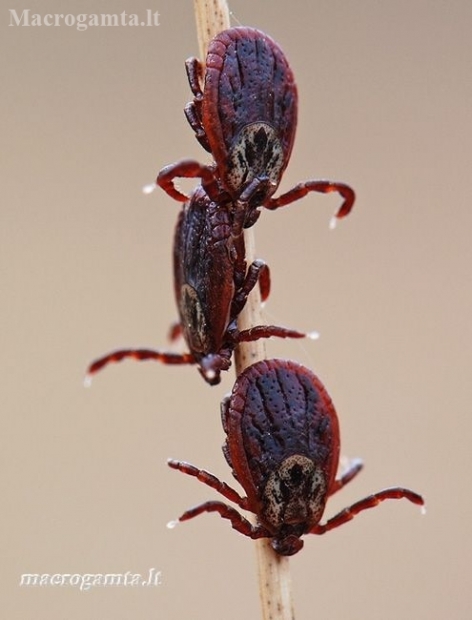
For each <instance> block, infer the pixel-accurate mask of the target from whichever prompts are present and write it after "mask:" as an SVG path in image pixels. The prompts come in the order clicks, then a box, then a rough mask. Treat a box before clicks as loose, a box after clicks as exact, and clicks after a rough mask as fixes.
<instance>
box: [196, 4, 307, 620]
mask: <svg viewBox="0 0 472 620" xmlns="http://www.w3.org/2000/svg"><path fill="white" fill-rule="evenodd" d="M194 7H195V16H196V22H197V34H198V43H199V48H200V58H201V59H203V60H204V59H205V58H206V51H207V47H208V43H209V41H210V40H211V39H213V37H214V36H216V35H217V34H218V33H219V32H221V31H222V30H225V29H227V28H229V27H230V22H229V9H228V5H227V2H226V0H194ZM244 240H245V245H246V260H247V264H248V265H249V264H251V262H252V261H253V260H254V259H255V242H254V232H253V227H252V228H248V229H246V230H245V231H244ZM262 324H263V320H262V312H261V297H260V291H259V287H258V286H256V287H254V289H253V290H252V292H251V294H250V296H249V299H248V301H247V304H246V306H245V307H244V309H243V311H242V312H241V314H240V316H239V319H238V327H239V329H240V330H243V329H247V328H249V327H253V326H255V325H262ZM265 357H266V352H265V345H264V340H263V339H261V340H256V341H255V342H246V343H242V344H241V345H239V346H238V347H237V349H236V351H235V367H236V374H239V373H241V372H242V371H243V370H244V369H245V368H247V367H248V366H250V365H251V364H254V363H255V362H257V361H259V360H263V359H265ZM255 545H256V553H257V561H258V576H259V592H260V597H261V605H262V618H263V620H294V618H295V615H294V610H293V603H292V591H291V579H290V567H289V559H288V558H287V557H283V556H280V555H278V554H277V553H276V552H275V551H274V550H273V549H272V547H271V546H270V543H269V540H268V539H267V538H262V539H259V540H256V541H255Z"/></svg>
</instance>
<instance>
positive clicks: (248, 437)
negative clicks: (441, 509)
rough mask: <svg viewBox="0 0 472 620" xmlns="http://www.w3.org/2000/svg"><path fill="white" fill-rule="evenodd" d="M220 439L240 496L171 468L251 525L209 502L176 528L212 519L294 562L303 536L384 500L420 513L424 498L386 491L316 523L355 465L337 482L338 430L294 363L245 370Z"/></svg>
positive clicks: (203, 475) (197, 472)
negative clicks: (248, 515)
mask: <svg viewBox="0 0 472 620" xmlns="http://www.w3.org/2000/svg"><path fill="white" fill-rule="evenodd" d="M222 420H223V427H224V430H225V433H226V443H225V445H224V446H223V452H224V455H225V457H226V460H227V461H228V463H229V465H230V467H231V468H232V473H233V475H234V477H235V478H236V480H237V481H238V482H239V483H240V484H241V486H242V487H243V489H244V491H245V492H246V497H242V496H241V495H239V493H238V492H237V491H235V490H234V489H232V488H231V487H230V486H228V485H227V484H226V483H224V482H221V481H220V480H218V479H217V478H216V477H215V476H213V475H212V474H210V473H209V472H207V471H204V470H201V469H198V468H196V467H194V466H193V465H190V464H188V463H185V462H181V461H174V460H170V461H169V463H168V464H169V466H170V467H172V468H173V469H178V470H180V471H182V472H184V473H186V474H189V475H190V476H195V477H196V478H198V480H200V481H201V482H203V483H205V484H206V485H208V486H210V487H212V488H213V489H215V490H216V491H218V492H219V493H221V495H223V496H224V497H225V498H226V499H228V500H230V501H232V502H234V503H235V504H237V505H238V506H239V507H240V508H241V509H243V510H248V511H250V512H253V513H254V514H255V515H256V516H257V523H256V524H255V525H252V524H251V523H250V522H249V521H248V520H247V519H245V518H244V517H243V516H242V515H241V514H240V513H239V512H238V511H237V510H235V509H234V508H232V507H231V506H228V505H227V504H224V503H223V502H220V501H209V502H206V503H204V504H201V505H199V506H196V507H195V508H192V509H190V510H187V511H186V512H185V513H184V514H183V515H182V516H181V517H180V519H179V520H180V521H185V520H187V519H191V518H193V517H196V516H197V515H199V514H202V513H203V512H218V513H219V514H220V515H221V516H222V517H223V518H224V519H229V521H230V522H231V524H232V526H233V528H234V529H235V530H237V531H238V532H240V533H241V534H244V535H245V536H249V537H250V538H254V539H256V538H266V537H267V538H270V539H271V545H272V547H273V548H274V549H275V551H277V552H278V553H279V554H281V555H293V554H294V553H297V551H299V550H300V549H301V548H302V546H303V541H302V540H301V538H300V537H301V536H303V535H304V534H324V533H325V532H327V531H329V530H332V529H333V528H335V527H338V526H339V525H342V524H343V523H346V522H347V521H349V520H350V519H352V518H353V517H354V516H355V515H356V514H358V513H359V512H361V511H363V510H366V509H367V508H373V507H374V506H376V505H377V504H379V503H380V502H382V501H383V500H386V499H401V498H406V499H408V500H409V501H411V502H413V503H414V504H418V505H420V506H423V504H424V502H423V498H422V497H421V496H420V495H418V494H417V493H414V492H413V491H410V490H408V489H404V488H398V487H395V488H389V489H385V490H383V491H379V492H378V493H374V494H373V495H369V496H368V497H366V498H364V499H362V500H360V501H358V502H356V503H355V504H353V505H352V506H350V507H349V508H345V509H344V510H342V511H341V512H339V513H338V514H337V515H335V516H334V517H331V518H330V519H329V520H328V521H326V522H325V523H324V524H321V523H320V520H321V518H322V516H323V513H324V510H325V505H326V502H327V500H328V498H329V497H330V496H331V495H333V494H334V493H336V492H337V491H339V489H341V488H342V487H343V486H344V485H345V484H347V483H348V482H349V481H350V480H352V479H353V478H354V476H355V475H356V474H357V473H359V471H360V470H361V468H362V463H361V462H360V461H359V460H355V461H352V462H351V464H350V466H349V467H348V469H347V470H346V471H345V472H344V473H343V474H342V475H341V476H340V477H339V478H336V472H337V470H338V464H339V450H340V439H339V425H338V418H337V415H336V411H335V409H334V406H333V403H332V402H331V399H330V397H329V395H328V393H327V392H326V390H325V388H324V387H323V385H322V383H321V381H320V380H319V379H318V377H316V376H315V375H314V374H313V373H312V372H311V371H310V370H308V369H307V368H305V367H303V366H301V365H300V364H297V363H295V362H291V361H286V360H279V359H272V360H264V361H261V362H258V363H256V364H254V365H253V366H250V367H249V368H247V369H246V370H245V371H244V372H243V373H242V374H241V375H240V376H239V377H238V379H237V381H236V383H235V385H234V388H233V391H232V394H231V395H230V396H229V397H227V398H226V399H225V400H224V401H223V403H222Z"/></svg>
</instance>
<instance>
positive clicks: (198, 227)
mask: <svg viewBox="0 0 472 620" xmlns="http://www.w3.org/2000/svg"><path fill="white" fill-rule="evenodd" d="M173 254H174V291H175V298H176V303H177V308H178V312H179V324H178V328H177V329H174V336H175V335H176V333H178V332H181V333H182V334H183V336H184V338H185V341H186V343H187V346H188V348H189V352H188V353H182V354H180V353H172V352H165V351H156V350H154V349H120V350H118V351H113V352H112V353H108V354H107V355H105V356H103V357H101V358H100V359H98V360H96V361H95V362H93V363H92V364H91V366H90V367H89V371H88V375H89V377H90V376H91V375H92V374H94V373H96V372H97V371H99V370H100V369H101V368H103V367H104V366H106V365H107V364H109V363H110V362H119V361H121V360H122V359H124V358H134V359H136V360H158V361H160V362H163V363H165V364H197V365H198V369H199V371H200V373H201V374H202V376H203V378H204V379H205V380H206V381H207V382H208V383H210V384H211V385H215V384H217V383H219V382H220V373H221V371H222V370H227V369H228V368H229V367H230V365H231V354H232V352H233V350H234V348H235V346H236V345H237V344H238V343H240V342H248V341H253V340H257V339H259V338H270V337H271V336H277V337H280V338H303V337H305V336H306V335H307V334H304V333H302V332H299V331H296V330H292V329H287V328H284V327H278V326H275V325H259V326H255V327H252V328H250V329H246V330H242V331H239V330H238V328H237V325H236V322H237V318H238V315H239V313H240V312H241V310H242V309H243V307H244V305H245V303H246V300H247V297H248V295H249V293H250V292H251V290H252V289H253V288H254V286H255V285H256V284H257V283H258V282H259V285H260V288H261V296H262V299H263V300H265V299H266V298H267V296H268V294H269V289H270V276H269V269H268V267H267V265H266V264H265V263H264V262H263V261H262V260H255V261H254V262H253V263H251V265H249V267H248V268H247V265H246V259H245V246H244V236H243V234H242V233H241V232H239V233H238V234H236V235H234V234H233V224H232V221H231V217H230V214H229V213H228V211H227V210H226V209H224V208H221V206H220V205H217V204H216V203H214V202H213V201H211V200H210V199H209V198H208V196H207V194H206V193H205V191H204V190H203V189H202V187H201V186H199V187H197V189H196V190H195V191H194V193H193V195H192V198H191V200H190V201H189V202H188V203H187V204H186V205H185V206H184V208H183V209H182V211H181V213H180V216H179V219H178V222H177V226H176V230H175V236H174V249H173Z"/></svg>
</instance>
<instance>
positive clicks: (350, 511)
mask: <svg viewBox="0 0 472 620" xmlns="http://www.w3.org/2000/svg"><path fill="white" fill-rule="evenodd" d="M386 499H407V500H408V501H410V502H412V503H413V504H417V505H418V506H424V500H423V498H422V497H421V495H418V493H415V492H414V491H410V490H409V489H403V488H401V487H395V488H392V489H385V490H383V491H379V492H378V493H374V494H373V495H369V496H368V497H365V498H364V499H361V500H360V501H358V502H356V503H355V504H353V505H352V506H349V507H348V508H344V510H341V512H339V513H338V514H337V515H335V516H334V517H332V518H331V519H329V520H328V521H327V522H326V523H325V524H324V525H320V524H318V525H315V527H313V528H312V529H311V530H310V534H324V533H325V532H329V530H332V529H334V528H335V527H339V526H340V525H343V524H344V523H347V522H348V521H350V520H351V519H353V518H354V517H355V516H356V515H357V514H359V513H360V512H362V511H363V510H368V509H369V508H375V506H377V505H378V504H380V502H383V501H384V500H386Z"/></svg>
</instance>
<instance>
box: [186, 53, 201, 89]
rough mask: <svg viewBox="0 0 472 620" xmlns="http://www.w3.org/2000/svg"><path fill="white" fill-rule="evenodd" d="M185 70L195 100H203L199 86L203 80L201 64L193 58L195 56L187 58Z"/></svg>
mask: <svg viewBox="0 0 472 620" xmlns="http://www.w3.org/2000/svg"><path fill="white" fill-rule="evenodd" d="M185 70H186V72H187V79H188V83H189V85H190V89H191V91H192V94H193V95H194V97H195V98H196V99H203V92H202V89H201V86H200V84H201V81H202V78H203V67H202V63H201V62H200V61H199V60H198V58H195V56H192V57H191V58H187V60H186V61H185Z"/></svg>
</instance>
